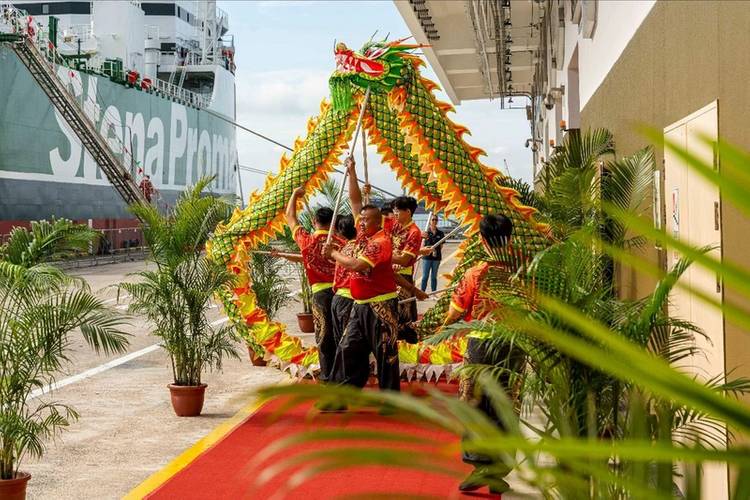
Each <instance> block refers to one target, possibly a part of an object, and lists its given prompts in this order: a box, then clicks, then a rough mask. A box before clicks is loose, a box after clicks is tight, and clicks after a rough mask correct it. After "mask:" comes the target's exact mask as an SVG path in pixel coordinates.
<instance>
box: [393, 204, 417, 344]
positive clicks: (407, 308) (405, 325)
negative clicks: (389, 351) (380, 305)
mask: <svg viewBox="0 0 750 500" xmlns="http://www.w3.org/2000/svg"><path fill="white" fill-rule="evenodd" d="M416 210H417V200H416V199H414V198H413V197H411V196H399V197H398V198H396V199H395V200H393V214H394V216H395V217H396V220H397V221H398V223H399V226H400V230H399V231H398V232H397V233H394V242H393V244H394V254H393V270H394V272H396V273H398V274H399V275H401V276H403V277H404V279H405V280H406V281H407V282H408V283H409V286H408V287H399V299H402V300H403V299H408V298H410V297H413V296H414V293H413V292H412V291H411V290H413V289H414V288H415V287H413V286H412V285H413V284H414V263H415V262H416V261H417V256H418V255H419V253H420V249H421V247H422V231H421V230H420V229H419V227H418V226H417V225H416V224H415V223H414V221H413V220H412V217H413V216H414V212H415V211H416ZM398 319H399V338H400V339H402V340H405V341H406V342H409V343H411V344H416V343H417V333H416V331H415V330H414V329H413V328H411V327H410V326H409V324H410V323H411V322H412V321H416V320H417V303H416V302H415V301H411V302H408V303H406V304H400V305H399V306H398Z"/></svg>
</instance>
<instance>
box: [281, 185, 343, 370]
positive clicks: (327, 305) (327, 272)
mask: <svg viewBox="0 0 750 500" xmlns="http://www.w3.org/2000/svg"><path fill="white" fill-rule="evenodd" d="M304 194H305V190H304V188H297V189H296V190H295V191H294V193H293V194H292V197H291V198H290V199H289V203H288V204H287V207H286V214H285V215H286V222H287V224H288V225H289V228H290V229H291V230H292V235H293V236H294V241H295V242H297V245H298V246H299V248H300V251H301V253H302V265H303V266H304V267H305V274H306V275H307V280H308V281H309V283H310V287H311V288H312V292H313V296H312V303H313V322H314V324H315V341H316V343H317V344H318V356H319V359H320V380H321V381H323V382H326V381H328V379H329V377H330V375H331V367H332V365H333V359H334V357H335V355H336V342H335V340H334V338H333V329H332V328H333V322H332V319H331V302H332V300H333V271H334V265H335V263H334V262H333V261H332V260H331V259H329V258H327V257H326V256H325V255H323V246H324V245H325V242H326V238H327V237H328V231H329V229H330V226H331V219H332V218H333V210H331V209H330V208H328V207H321V208H319V209H317V210H316V211H315V217H314V220H313V226H314V227H315V231H314V232H313V233H312V234H310V233H309V232H307V231H306V230H305V229H304V228H303V227H302V226H300V225H299V224H298V223H297V202H298V200H299V198H301V197H302V196H304ZM334 243H336V244H340V241H339V240H338V238H334Z"/></svg>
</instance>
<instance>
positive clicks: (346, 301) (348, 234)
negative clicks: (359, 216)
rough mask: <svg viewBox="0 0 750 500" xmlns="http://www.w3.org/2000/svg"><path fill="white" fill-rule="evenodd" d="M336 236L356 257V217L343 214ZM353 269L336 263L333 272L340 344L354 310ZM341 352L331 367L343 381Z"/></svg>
mask: <svg viewBox="0 0 750 500" xmlns="http://www.w3.org/2000/svg"><path fill="white" fill-rule="evenodd" d="M336 236H338V237H339V238H341V239H342V240H343V241H345V242H346V243H344V246H342V247H341V249H340V250H339V251H340V252H341V254H342V255H345V256H346V257H356V252H357V247H356V243H357V241H356V237H357V229H356V226H355V225H354V217H352V216H351V215H343V216H341V217H339V218H338V219H337V220H336ZM352 273H353V271H351V270H349V269H346V268H345V267H343V266H342V265H341V264H339V263H336V268H335V270H334V272H333V291H334V295H333V301H332V302H331V320H332V324H333V339H334V342H335V343H336V345H337V346H338V344H339V342H340V341H341V338H342V337H343V336H344V331H345V330H346V325H348V324H349V316H350V315H351V312H352V305H353V304H354V300H353V299H352V292H351V285H350V278H351V275H352ZM341 363H342V360H341V357H340V353H339V351H338V349H337V352H336V357H335V360H334V362H333V368H332V369H331V381H341V380H342V378H343V366H342V364H341Z"/></svg>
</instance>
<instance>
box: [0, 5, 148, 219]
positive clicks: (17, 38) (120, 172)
mask: <svg viewBox="0 0 750 500" xmlns="http://www.w3.org/2000/svg"><path fill="white" fill-rule="evenodd" d="M26 22H27V21H26V16H22V15H21V14H20V11H18V10H16V9H15V8H13V7H12V6H9V5H7V4H5V5H3V7H2V12H1V13H0V25H4V26H0V27H4V28H6V29H7V28H10V33H9V32H7V31H6V30H0V42H2V43H3V44H6V45H8V46H10V48H11V49H12V50H13V52H15V54H16V55H17V56H18V58H19V59H20V60H21V62H22V63H23V64H24V66H26V68H27V69H28V70H29V73H30V74H31V76H32V77H33V78H34V80H35V81H36V83H37V84H38V85H39V87H40V88H41V89H42V91H44V93H45V94H46V95H47V97H49V100H50V101H51V102H52V104H53V105H54V106H55V107H56V108H57V110H58V111H59V112H60V114H61V115H62V116H63V118H64V119H65V121H66V122H67V123H68V125H70V128H71V130H73V132H74V133H75V134H76V136H77V137H78V139H79V140H80V141H81V143H82V144H83V146H84V147H85V148H86V149H87V150H88V151H89V153H91V156H92V157H93V158H94V160H95V161H96V163H97V164H98V165H99V167H100V168H101V170H102V172H104V175H106V177H107V179H108V180H109V182H110V183H111V184H112V186H113V187H114V188H115V190H116V191H117V192H118V193H119V195H120V196H121V197H122V199H123V200H124V201H125V203H127V204H128V205H130V204H133V203H143V204H148V201H147V200H146V198H145V196H144V195H143V193H142V192H141V190H140V189H139V188H138V185H137V184H136V183H135V181H134V180H133V178H132V177H131V175H130V173H129V172H128V170H127V168H125V166H124V165H123V163H122V161H121V160H120V159H119V158H118V157H117V155H116V154H115V153H114V152H113V151H112V149H111V148H110V147H109V144H108V143H107V141H106V140H105V139H104V137H102V136H101V135H100V134H99V132H98V131H97V129H96V126H95V125H94V123H93V122H92V121H91V120H90V119H89V117H88V116H87V115H86V113H85V112H84V111H83V109H81V108H80V107H79V105H78V101H77V100H76V98H75V97H74V96H73V94H71V93H70V92H69V91H68V89H67V88H66V86H65V85H64V84H63V82H62V81H61V80H60V79H59V78H58V77H57V74H56V73H55V58H54V51H53V52H52V55H53V57H52V62H51V63H50V62H48V61H47V58H46V57H45V55H44V54H42V52H41V51H40V50H39V48H38V47H37V46H36V44H35V43H34V32H33V30H32V29H29V26H31V21H29V22H28V26H27V24H26Z"/></svg>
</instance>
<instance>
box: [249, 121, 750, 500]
mask: <svg viewBox="0 0 750 500" xmlns="http://www.w3.org/2000/svg"><path fill="white" fill-rule="evenodd" d="M648 134H649V136H650V138H651V139H652V140H653V141H654V142H657V143H658V142H659V141H661V140H662V135H661V133H660V132H649V133H648ZM707 142H708V141H707ZM710 145H711V146H712V147H713V146H714V145H713V144H710ZM665 147H666V148H668V149H670V150H671V151H672V152H673V153H674V154H676V155H678V157H681V158H682V159H683V160H684V161H685V162H686V163H688V164H689V165H690V166H691V167H692V168H693V169H695V170H696V171H697V172H699V173H700V174H701V175H703V176H704V177H705V178H706V179H708V180H709V181H710V182H712V183H714V184H716V185H717V186H719V187H720V188H721V190H722V193H723V197H724V198H723V199H724V201H725V203H732V204H734V205H735V206H736V207H737V208H738V209H739V210H740V211H741V212H743V213H745V214H746V215H749V216H750V174H748V173H747V172H749V171H750V155H748V154H746V153H744V152H741V151H738V150H737V149H736V148H734V147H732V146H730V145H727V144H723V143H719V144H718V145H716V148H717V151H718V152H719V154H720V156H721V158H722V163H721V164H722V171H721V173H719V172H717V171H716V170H714V169H713V167H712V165H706V164H705V163H703V162H702V161H701V160H700V159H698V158H697V157H695V156H693V155H692V154H690V153H689V152H686V151H683V150H681V149H680V148H679V147H677V146H676V145H673V144H666V145H665ZM611 152H612V137H611V134H609V133H608V132H606V131H593V132H591V133H587V134H581V135H580V136H578V135H576V134H571V135H570V136H569V139H568V142H566V144H565V145H564V146H563V149H562V150H561V151H560V152H558V154H557V155H556V156H555V157H553V158H551V159H550V163H549V165H548V168H547V170H546V172H545V171H543V173H542V175H543V178H542V179H541V180H540V181H541V182H542V184H543V189H544V192H543V193H542V194H541V195H540V196H539V197H538V198H537V200H536V203H537V206H539V207H540V209H541V210H542V215H543V216H544V218H545V220H546V221H548V222H550V224H551V225H552V227H553V228H554V231H555V235H556V236H557V237H558V241H559V243H556V244H554V245H552V246H551V247H550V248H548V249H547V250H545V251H543V252H540V253H539V254H538V255H536V256H535V257H534V259H533V261H532V262H531V263H530V264H529V265H527V266H524V267H522V268H519V269H518V270H517V272H516V273H515V275H514V278H513V279H512V281H511V282H510V283H507V282H506V283H503V284H498V286H496V287H494V288H495V289H494V290H493V295H494V298H495V299H496V300H497V301H498V303H499V304H501V309H500V311H502V314H503V319H502V321H500V322H495V323H488V322H474V323H472V324H457V325H455V326H454V327H452V328H450V329H446V331H444V332H442V333H441V334H439V335H437V336H436V337H435V338H434V340H435V341H436V342H438V341H440V340H441V339H443V338H445V337H447V336H451V335H457V334H463V333H465V332H466V331H468V330H480V331H484V332H485V333H486V334H487V335H488V338H489V340H488V342H489V343H490V344H491V345H493V346H494V347H495V348H499V347H500V346H502V345H505V344H507V343H513V345H514V346H516V347H517V348H518V349H520V350H521V351H523V352H524V353H525V355H526V363H525V366H524V367H523V369H521V370H519V371H518V372H516V373H512V374H511V375H512V378H511V380H512V381H513V383H512V384H511V385H512V388H513V389H514V390H513V391H511V394H508V393H506V391H505V389H504V388H503V387H501V386H500V385H498V383H497V379H498V375H499V374H500V373H501V372H502V371H503V368H502V367H500V366H476V365H475V366H468V367H465V369H464V374H465V375H469V376H474V377H476V381H477V385H478V386H479V387H480V388H481V390H483V391H484V392H485V394H487V395H488V396H489V397H490V399H491V400H492V402H493V404H494V406H495V409H496V410H497V412H498V414H499V415H500V416H501V419H502V420H503V422H504V424H505V430H501V429H500V428H498V427H497V426H496V425H495V424H494V423H493V422H491V421H490V420H488V418H487V417H486V416H485V415H484V414H482V413H481V412H479V411H477V410H476V409H475V408H473V407H472V406H471V405H469V404H467V403H464V402H462V401H459V400H456V399H455V398H451V397H446V396H444V395H442V394H440V393H439V392H436V391H433V392H432V393H431V395H430V397H428V398H424V399H415V398H413V397H409V396H406V395H401V394H384V393H379V392H368V391H364V392H361V391H356V390H352V389H349V388H345V387H330V386H323V387H319V386H310V385H304V386H284V387H273V388H268V389H265V390H263V391H262V393H261V394H262V396H263V397H268V398H272V397H283V398H285V399H286V400H287V404H289V405H295V404H299V403H301V402H303V401H309V400H320V399H322V400H329V401H335V402H342V401H346V402H347V403H348V404H350V405H351V406H352V407H357V406H380V405H383V404H386V405H388V406H390V407H395V408H398V410H399V411H400V412H401V413H402V414H405V418H408V419H409V420H412V421H414V420H419V421H423V422H425V423H426V424H429V425H434V426H437V427H440V428H442V429H445V430H447V431H449V432H451V433H453V434H454V435H455V436H456V437H462V436H468V442H466V443H465V446H466V447H467V448H468V449H470V450H474V451H481V452H482V453H485V454H488V455H491V456H494V457H495V458H496V459H497V461H498V462H504V463H507V464H509V465H512V466H513V467H514V468H515V469H516V471H517V476H516V480H517V481H522V482H524V483H526V484H527V485H528V486H530V487H532V488H534V489H535V490H537V491H538V492H539V493H540V494H541V495H543V496H544V497H546V498H575V499H578V498H587V499H600V498H601V499H610V498H663V499H671V498H674V496H675V491H676V489H679V490H680V491H681V494H682V495H683V496H684V497H685V498H700V496H701V489H702V469H703V467H704V465H705V464H706V463H708V462H718V463H726V464H729V465H730V466H732V467H734V468H736V471H737V477H738V478H739V480H738V482H737V484H735V485H733V498H736V499H745V498H750V449H748V448H746V447H744V446H743V445H740V444H738V443H737V442H735V441H734V440H733V439H732V432H731V431H734V432H738V433H748V432H750V408H748V406H747V405H745V404H743V403H741V402H740V401H738V399H737V395H738V394H741V393H744V392H747V391H748V389H750V383H749V382H748V381H747V380H745V379H732V378H731V374H730V376H728V377H727V379H726V380H725V379H724V378H718V377H714V378H710V377H709V378H706V377H700V378H698V377H696V376H694V375H692V374H690V372H689V371H687V370H686V369H685V368H687V367H689V366H690V364H691V360H692V359H693V358H694V357H695V356H699V355H701V353H700V351H699V350H698V349H697V347H696V343H695V340H696V339H697V338H699V337H701V336H703V335H705V334H706V332H703V331H701V330H700V328H698V327H696V326H695V325H693V324H691V323H689V322H687V321H684V320H681V319H679V318H672V317H669V316H668V315H667V314H666V309H667V304H668V300H669V296H670V294H671V293H672V291H673V290H675V289H677V288H679V289H683V290H685V289H687V290H689V291H690V292H691V293H693V294H694V296H695V298H696V299H697V300H699V301H701V302H703V306H704V307H719V308H721V309H722V312H723V314H724V317H725V319H726V321H727V322H731V323H734V324H736V325H739V326H742V327H744V328H745V329H746V330H750V328H748V326H749V325H750V311H748V310H747V307H746V306H745V305H743V304H738V303H733V302H730V301H726V302H724V303H719V302H717V301H716V299H714V298H712V297H710V296H708V295H706V294H705V293H704V292H702V291H701V290H695V289H691V288H690V285H689V284H687V283H685V281H684V280H680V276H681V275H682V273H684V271H685V270H686V269H687V268H688V266H691V265H694V266H701V267H702V268H705V269H707V270H709V271H710V272H712V273H716V274H717V275H718V276H719V277H720V278H721V279H723V280H724V283H725V286H728V287H732V288H733V289H734V290H736V291H737V292H738V293H739V294H740V295H741V296H742V297H743V298H744V299H745V304H746V303H747V300H748V299H750V285H748V283H750V270H748V269H745V268H743V267H742V266H740V265H738V264H736V263H732V262H728V261H726V260H723V261H722V260H720V259H718V258H715V257H714V256H712V255H711V254H709V253H708V252H707V250H708V249H705V248H692V247H690V246H689V245H688V244H686V243H685V242H682V241H678V240H676V239H675V238H673V237H672V236H671V235H670V234H669V233H667V232H666V231H664V230H658V229H655V228H653V226H652V224H651V221H650V220H649V219H647V218H645V217H643V215H644V214H643V209H644V208H645V207H644V203H643V202H644V201H645V199H646V197H647V195H648V193H649V192H650V189H651V188H650V184H649V183H650V178H651V175H652V169H653V156H652V154H651V153H650V151H649V150H648V149H646V150H643V151H640V152H638V153H636V154H635V155H633V156H632V157H628V158H624V159H621V160H618V161H605V162H601V163H600V161H601V160H600V158H601V157H602V156H606V155H608V154H609V153H611ZM654 242H656V243H658V244H659V245H661V246H662V247H664V248H666V249H667V251H677V252H679V253H680V254H681V255H682V256H683V258H682V259H681V260H680V261H679V262H678V263H677V264H676V265H675V267H674V268H673V269H671V270H669V271H664V270H661V269H659V268H657V267H656V266H654V265H653V264H651V263H650V262H647V261H645V260H642V259H641V258H640V257H638V256H637V255H636V254H634V253H632V252H630V251H628V250H630V249H632V248H633V247H637V246H641V245H645V244H646V243H654ZM617 265H628V266H634V267H637V268H638V269H640V270H641V271H642V272H644V273H648V274H651V275H652V276H654V277H655V278H656V279H657V280H658V284H657V286H656V287H655V289H654V291H653V292H652V293H651V294H649V295H648V296H647V297H644V298H642V299H641V300H638V301H624V300H621V299H618V297H617V293H616V290H615V283H614V280H613V276H614V275H615V273H614V267H615V266H617ZM515 392H519V393H520V398H519V399H520V401H514V400H513V399H512V394H513V393H515ZM519 403H520V406H521V412H520V418H519V416H518V415H517V414H516V411H514V410H515V407H516V406H517V405H519ZM728 429H729V430H728ZM342 438H347V439H361V440H363V443H364V444H360V445H343V444H341V441H340V440H341V439H342ZM336 440H339V444H338V445H337V446H338V447H337V446H333V447H330V442H331V441H334V442H335V441H336ZM315 441H320V442H327V443H329V446H327V447H325V448H324V449H316V450H314V451H304V452H302V453H296V454H291V455H290V450H293V449H294V448H295V447H296V446H298V445H299V444H300V443H304V442H315ZM394 443H397V445H395V446H394ZM404 443H410V444H412V445H413V446H410V447H408V448H407V447H405V446H403V444H404ZM425 447H426V448H425ZM426 450H427V451H426ZM456 451H457V450H455V449H452V448H450V447H447V446H446V445H443V444H440V443H425V442H421V441H420V438H419V437H417V436H412V435H402V434H387V435H382V434H378V435H374V434H373V433H368V432H367V431H354V430H324V431H316V432H312V433H307V434H302V435H297V436H291V437H290V438H288V439H286V440H283V441H281V442H277V443H274V445H273V446H272V447H270V448H269V449H268V450H267V451H266V453H267V454H275V453H278V454H279V456H278V457H277V459H276V460H274V468H273V469H270V470H269V471H268V474H267V475H268V476H272V475H274V474H280V473H287V472H288V471H289V470H290V468H291V467H296V468H298V469H297V471H296V472H294V473H292V474H290V481H292V482H297V481H301V480H304V479H306V478H307V477H310V476H311V475H314V474H316V473H319V472H322V471H325V470H328V469H330V468H343V467H348V466H352V465H360V464H379V465H380V464H394V465H396V466H399V467H410V468H417V469H420V470H426V471H440V472H445V473H453V474H459V472H458V471H457V469H456V467H455V460H456V458H455V453H456ZM299 467H301V469H299Z"/></svg>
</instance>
